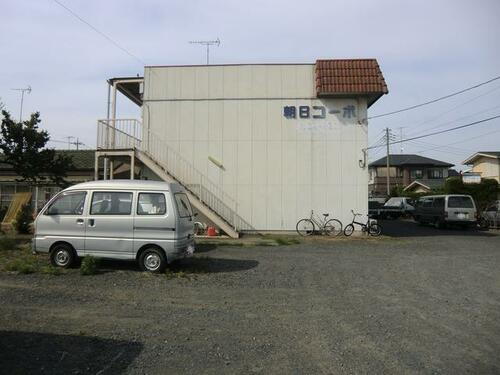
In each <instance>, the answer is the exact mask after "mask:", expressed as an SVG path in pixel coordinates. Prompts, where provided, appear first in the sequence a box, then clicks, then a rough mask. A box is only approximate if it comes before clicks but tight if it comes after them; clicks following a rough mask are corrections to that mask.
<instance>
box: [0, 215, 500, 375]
mask: <svg viewBox="0 0 500 375" xmlns="http://www.w3.org/2000/svg"><path fill="white" fill-rule="evenodd" d="M383 224H384V229H385V230H386V233H388V234H389V237H386V238H380V239H350V240H345V239H342V240H331V241H324V240H312V241H307V242H304V243H302V244H299V245H293V246H280V247H270V246H258V247H226V246H224V247H218V248H215V247H213V246H205V247H204V248H203V249H202V252H199V253H197V255H196V258H194V259H190V260H185V261H183V262H182V263H181V264H180V265H178V266H176V268H175V272H173V273H172V272H171V273H169V274H168V275H156V276H154V275H148V274H144V273H141V272H139V271H137V269H136V268H135V266H134V265H133V264H129V263H123V262H106V263H105V264H104V265H103V270H102V272H101V273H100V274H98V275H93V276H81V275H80V274H79V272H78V270H70V271H69V272H67V273H65V274H63V275H60V276H53V275H42V274H31V275H16V274H10V273H0V301H1V304H0V373H5V374H16V373H21V374H24V373H26V374H27V373H30V374H34V373H43V374H87V373H89V374H121V373H128V374H184V373H185V374H196V373H208V374H221V373H227V374H234V373H262V374H269V373H273V374H338V373H340V374H342V373H346V374H347V373H356V374H363V373H366V374H376V373H394V374H402V373H424V374H425V373H428V374H465V373H472V374H495V373H500V355H499V353H500V272H499V270H500V236H499V235H498V234H494V233H492V232H485V233H481V232H474V231H471V232H465V233H464V232H461V231H459V230H436V229H433V228H426V227H417V226H416V225H415V224H414V223H410V222H386V223H383Z"/></svg>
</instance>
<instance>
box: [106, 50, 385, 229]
mask: <svg viewBox="0 0 500 375" xmlns="http://www.w3.org/2000/svg"><path fill="white" fill-rule="evenodd" d="M108 83H109V84H110V86H111V88H112V94H111V95H110V98H112V100H111V102H110V110H109V112H108V113H110V114H111V116H112V117H111V118H110V119H104V120H100V121H98V142H97V146H98V152H97V157H98V158H107V159H111V160H110V164H109V165H110V166H111V161H112V159H114V158H115V157H118V156H125V157H128V158H129V159H130V164H131V165H135V163H136V162H142V163H143V164H144V165H145V166H146V167H147V168H148V169H149V170H150V171H151V172H153V173H154V174H156V178H157V179H159V180H165V181H177V182H179V183H181V184H182V185H183V186H184V187H186V188H187V189H188V190H189V194H190V195H189V199H190V201H191V204H192V205H193V206H194V207H195V209H196V210H197V211H198V212H199V213H200V214H201V215H200V217H199V219H200V218H201V217H202V216H205V217H206V218H207V219H209V220H211V221H212V222H213V223H215V224H216V225H217V226H219V228H221V229H222V230H223V231H224V232H226V233H227V234H229V235H231V236H233V237H237V236H238V232H240V231H246V230H248V231H254V230H262V231H273V230H278V231H281V230H293V231H295V229H296V224H297V221H298V220H299V219H301V218H304V217H309V216H310V214H311V210H314V211H315V212H317V213H318V214H321V213H323V212H330V214H332V215H334V216H335V217H336V218H340V219H341V220H342V221H348V220H351V218H352V216H351V210H356V211H358V212H361V213H363V214H367V213H368V201H367V199H366V196H367V194H368V186H367V182H368V171H367V167H366V166H365V163H364V153H363V150H364V149H365V148H366V147H367V141H368V137H367V134H368V120H367V119H368V113H367V112H368V108H369V107H370V106H371V105H372V104H374V103H375V102H376V101H377V100H378V99H379V98H380V97H381V96H382V95H384V94H387V92H388V90H387V85H386V84H385V80H384V77H383V75H382V72H381V70H380V67H379V65H378V63H377V61H376V60H375V59H343V60H317V61H316V62H313V63H305V64H258V63H255V64H232V65H198V66H146V67H145V69H144V78H142V77H124V78H119V77H118V78H113V79H110V80H109V81H108ZM117 92H120V93H122V94H123V95H125V96H126V97H127V98H129V99H130V100H132V101H133V102H134V103H136V104H137V105H138V106H141V107H142V111H141V112H142V121H139V120H135V121H132V120H127V119H119V118H116V93H117ZM109 172H110V173H109V175H111V176H112V175H113V174H114V165H113V167H110V168H109ZM144 173H145V172H142V171H141V174H143V175H144ZM106 175H108V173H106ZM200 220H201V219H200Z"/></svg>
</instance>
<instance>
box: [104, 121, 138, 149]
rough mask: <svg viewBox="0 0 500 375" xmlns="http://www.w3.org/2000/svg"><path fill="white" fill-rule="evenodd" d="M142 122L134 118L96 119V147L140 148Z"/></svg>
mask: <svg viewBox="0 0 500 375" xmlns="http://www.w3.org/2000/svg"><path fill="white" fill-rule="evenodd" d="M141 139H142V124H141V122H140V121H139V120H136V119H116V120H98V121H97V148H100V149H124V148H137V149H140V147H141V142H142V140H141Z"/></svg>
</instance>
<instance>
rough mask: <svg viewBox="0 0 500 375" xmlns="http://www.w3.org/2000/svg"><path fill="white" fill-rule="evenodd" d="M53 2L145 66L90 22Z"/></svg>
mask: <svg viewBox="0 0 500 375" xmlns="http://www.w3.org/2000/svg"><path fill="white" fill-rule="evenodd" d="M53 1H54V2H55V3H56V4H57V5H59V6H60V7H62V8H63V9H65V10H66V11H67V12H69V13H70V14H71V15H72V16H73V17H75V18H76V19H78V20H79V21H80V22H82V23H84V24H85V25H87V26H88V27H90V28H91V29H92V30H94V31H95V32H96V33H97V34H99V35H100V36H102V37H103V38H105V39H106V40H107V41H108V42H110V43H111V44H113V45H114V46H115V47H116V48H118V49H120V50H121V51H123V52H125V53H126V54H127V55H129V56H130V57H132V58H133V59H134V60H136V61H138V62H140V63H141V64H142V66H145V65H147V64H146V63H145V62H144V61H143V60H142V59H140V58H139V57H137V56H135V55H134V54H133V53H132V52H130V51H129V50H127V49H126V48H125V47H122V46H121V45H120V44H118V42H115V41H114V40H113V39H112V38H111V37H110V36H108V35H106V34H105V33H103V32H102V31H100V30H99V29H98V28H97V27H95V26H93V25H92V24H91V23H90V22H88V21H86V20H85V19H83V18H82V17H80V16H79V15H78V14H77V13H75V12H74V11H73V10H71V9H70V8H68V7H67V6H66V5H64V4H63V3H61V2H60V1H58V0H53Z"/></svg>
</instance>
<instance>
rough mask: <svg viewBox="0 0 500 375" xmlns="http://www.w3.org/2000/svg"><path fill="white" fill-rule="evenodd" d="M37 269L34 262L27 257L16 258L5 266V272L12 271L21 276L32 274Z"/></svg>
mask: <svg viewBox="0 0 500 375" xmlns="http://www.w3.org/2000/svg"><path fill="white" fill-rule="evenodd" d="M37 268H38V267H37V264H36V260H35V259H31V258H29V257H22V258H17V259H14V260H12V261H10V262H9V263H7V264H6V265H5V270H6V271H14V272H19V273H23V274H28V273H34V272H36V271H37Z"/></svg>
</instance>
